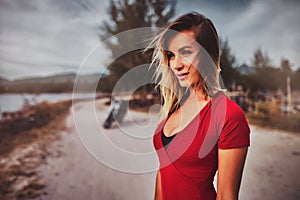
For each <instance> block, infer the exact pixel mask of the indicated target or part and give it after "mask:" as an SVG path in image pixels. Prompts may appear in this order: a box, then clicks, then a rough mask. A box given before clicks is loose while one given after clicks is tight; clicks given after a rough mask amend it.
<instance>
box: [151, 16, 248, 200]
mask: <svg viewBox="0 0 300 200" xmlns="http://www.w3.org/2000/svg"><path fill="white" fill-rule="evenodd" d="M150 46H152V47H153V48H154V54H153V62H152V64H153V65H156V74H155V75H156V79H157V80H158V82H159V85H160V90H161V94H162V96H163V105H162V109H161V119H162V121H161V123H160V124H159V126H158V128H157V130H156V132H155V134H154V137H153V142H154V147H155V149H156V151H157V154H158V158H159V162H160V169H159V170H158V173H157V178H156V191H155V199H156V200H158V199H164V200H177V199H178V200H183V199H189V200H193V199H195V200H196V199H197V200H199V199H203V200H211V199H222V200H234V199H238V192H239V187H240V182H241V177H242V172H243V167H244V162H245V159H246V155H247V148H248V146H249V145H250V140H249V134H250V130H249V126H248V123H247V120H246V118H245V116H244V113H243V112H242V110H241V109H240V108H239V106H238V105H237V104H236V103H234V102H233V101H231V100H230V99H229V98H227V97H226V96H225V95H224V93H223V91H224V90H223V89H221V86H220V80H219V72H220V66H219V63H220V56H219V40H218V35H217V31H216V29H215V27H214V25H213V23H212V22H211V21H210V20H209V19H207V18H206V17H204V16H203V15H201V14H198V13H189V14H186V15H183V16H181V17H179V18H178V19H176V20H175V21H174V22H173V23H171V24H170V25H169V26H168V27H167V28H166V29H165V30H164V31H163V32H162V33H161V34H160V35H159V36H158V37H157V38H156V39H155V40H154V42H153V43H152V44H151V45H150ZM216 171H218V179H217V192H216V191H215V188H214V186H213V180H214V176H215V174H216Z"/></svg>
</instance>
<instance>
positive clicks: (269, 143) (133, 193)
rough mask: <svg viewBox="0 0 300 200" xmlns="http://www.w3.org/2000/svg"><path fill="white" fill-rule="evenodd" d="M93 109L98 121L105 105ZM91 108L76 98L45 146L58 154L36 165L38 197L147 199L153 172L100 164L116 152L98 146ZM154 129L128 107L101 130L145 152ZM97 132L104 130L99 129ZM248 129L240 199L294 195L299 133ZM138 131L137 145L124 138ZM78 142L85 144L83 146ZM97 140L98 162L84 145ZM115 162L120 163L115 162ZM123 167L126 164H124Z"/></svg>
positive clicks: (299, 192) (298, 187)
mask: <svg viewBox="0 0 300 200" xmlns="http://www.w3.org/2000/svg"><path fill="white" fill-rule="evenodd" d="M95 108H96V109H95V110H96V112H95V116H96V117H97V119H96V121H97V122H99V125H100V126H101V124H102V122H103V120H104V118H105V116H106V111H107V107H105V106H103V100H100V101H98V102H97V103H96V107H95ZM92 110H94V107H93V104H91V103H90V102H81V103H77V104H76V105H75V107H74V111H75V112H76V113H77V114H75V115H70V116H69V117H68V119H67V125H68V127H69V128H68V132H66V133H62V136H61V138H60V139H59V140H57V141H54V142H52V143H49V146H48V149H49V150H48V151H50V152H51V151H53V152H60V153H59V155H58V156H51V157H49V158H47V162H46V163H45V164H42V165H41V166H40V167H39V168H38V170H37V173H38V175H39V177H40V182H42V183H43V184H44V185H45V186H46V187H45V188H44V189H43V190H42V191H41V192H40V194H41V196H40V197H39V198H37V199H51V200H52V199H53V200H56V199H59V200H64V199H65V200H69V199H72V200H81V199H95V200H96V199H103V200H113V199H118V200H119V199H126V200H127V199H128V200H135V199H136V200H141V199H142V200H147V199H149V200H150V199H152V198H153V191H154V180H155V172H153V171H152V172H148V173H141V174H133V173H124V172H120V171H118V170H116V169H112V168H110V167H108V166H106V165H104V164H103V163H105V164H107V163H109V162H105V159H109V158H118V156H117V155H115V154H113V153H111V152H109V151H107V149H101V148H104V147H102V146H101V142H99V141H97V140H95V138H97V135H99V128H97V126H95V125H94V124H95V121H94V120H93V119H91V117H92V116H93V115H89V114H88V112H91V111H92ZM73 114H74V113H73ZM74 116H75V118H76V123H75V122H74ZM151 117H153V116H151ZM133 121H134V123H132V122H133ZM76 127H77V129H76ZM134 128H135V129H138V130H145V131H143V132H138V133H133V135H129V137H128V135H127V136H124V130H125V132H126V133H128V132H132V131H133V129H134ZM154 128H155V117H154V118H153V120H152V121H151V122H150V121H149V116H147V115H145V114H142V113H134V112H133V113H129V114H128V115H127V116H126V118H125V121H124V125H122V129H123V131H120V130H119V129H118V128H114V129H111V130H109V131H107V132H105V134H106V135H107V136H108V138H109V140H110V141H111V142H112V143H113V144H115V145H117V146H119V147H120V148H122V149H125V150H127V151H137V152H141V151H142V152H147V151H153V147H152V140H151V139H149V137H150V136H151V134H153V130H154ZM78 130H79V135H78V134H77V133H78ZM100 131H103V130H101V129H100ZM251 132H252V134H251V147H250V149H249V152H248V157H247V161H246V167H245V170H244V177H243V181H242V186H241V192H240V199H242V200H250V199H251V200H255V199H264V200H281V199H289V200H294V199H295V200H296V199H299V198H300V181H299V178H298V174H299V173H298V169H299V167H300V150H299V147H300V135H299V134H291V133H283V132H281V131H275V130H270V129H263V128H259V127H255V126H251ZM89 134H90V135H93V137H91V138H86V139H84V137H86V136H85V135H89ZM137 134H141V135H142V136H143V137H140V138H139V140H140V141H142V142H139V143H138V144H137V143H136V141H133V140H131V139H128V138H130V137H132V136H133V138H134V137H136V136H137ZM80 138H81V139H80ZM82 141H84V143H86V142H89V143H90V144H85V145H86V146H84V145H83V143H82ZM97 144H98V147H99V149H101V150H102V151H103V152H102V154H105V155H108V156H109V157H108V158H107V157H102V158H103V159H102V163H101V162H99V161H98V160H96V159H95V156H96V157H97V156H98V158H99V156H100V157H101V155H102V154H101V151H100V153H99V152H96V151H95V152H94V153H92V154H93V155H92V154H90V153H89V152H88V151H87V149H86V147H87V148H88V149H89V150H90V151H91V152H93V147H97ZM125 160H126V159H125ZM120 162H122V160H121V161H120ZM123 162H124V159H123ZM153 162H154V163H152V164H150V165H152V166H151V167H152V168H154V167H155V166H156V165H157V163H156V162H157V160H153ZM112 163H113V162H112ZM113 164H114V163H113ZM117 164H120V163H118V162H117V163H116V165H117ZM116 165H114V166H116ZM126 166H127V165H126ZM128 166H129V167H130V165H128ZM128 166H127V168H126V167H125V168H126V169H128ZM141 166H142V165H141ZM151 167H150V168H151ZM113 168H115V167H113ZM150 168H149V169H150Z"/></svg>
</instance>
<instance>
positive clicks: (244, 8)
mask: <svg viewBox="0 0 300 200" xmlns="http://www.w3.org/2000/svg"><path fill="white" fill-rule="evenodd" d="M108 5H109V1H108V0H106V1H102V0H64V1H61V0H43V1H40V0H26V1H24V0H1V1H0V74H1V75H5V76H8V77H10V78H17V77H22V76H32V75H41V74H42V75H47V74H55V73H61V72H63V71H70V70H71V71H74V72H76V70H78V69H79V66H80V64H81V62H82V61H83V60H84V58H85V57H86V56H87V55H88V53H89V52H90V50H91V49H93V48H94V47H95V46H96V45H97V44H99V42H100V38H99V36H98V35H97V34H98V31H99V30H98V29H97V28H98V27H99V25H101V24H102V21H103V20H104V19H105V20H107V19H109V18H108V14H107V8H108ZM177 8H178V9H177V12H176V17H177V16H179V15H181V14H183V13H187V12H190V11H198V12H200V13H203V14H205V15H206V16H207V17H209V18H211V19H212V21H213V22H214V23H215V25H216V28H217V30H218V32H219V35H220V36H221V38H223V39H224V38H228V40H229V45H230V47H231V48H232V52H233V53H234V54H235V55H236V57H237V61H238V63H239V64H241V63H243V62H246V63H248V64H250V63H251V58H252V57H253V53H254V51H255V50H256V49H257V48H262V49H263V50H264V51H267V52H268V53H269V56H270V58H271V59H272V60H273V64H275V65H279V62H280V59H281V58H282V57H283V56H284V57H285V58H287V59H289V60H290V61H291V62H292V63H293V64H294V69H295V68H296V67H298V66H299V65H300V57H299V55H300V48H299V44H300V41H299V36H298V34H299V29H300V28H299V26H298V23H299V21H300V19H299V14H298V11H299V8H300V3H299V1H293V0H288V1H285V0H249V1H247V0H242V1H241V0H228V1H223V0H210V1H207V0H200V1H198V0H194V1H184V0H179V1H178V4H177ZM96 55H97V56H94V58H93V59H91V60H89V62H88V67H86V68H85V69H86V71H88V72H93V70H94V71H98V70H99V67H103V68H104V66H105V64H106V60H107V57H108V56H109V52H108V51H104V50H102V52H99V53H97V54H96Z"/></svg>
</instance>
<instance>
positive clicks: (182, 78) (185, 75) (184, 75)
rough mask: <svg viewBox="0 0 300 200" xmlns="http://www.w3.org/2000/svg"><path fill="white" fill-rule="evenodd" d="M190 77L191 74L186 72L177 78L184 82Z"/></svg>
mask: <svg viewBox="0 0 300 200" xmlns="http://www.w3.org/2000/svg"><path fill="white" fill-rule="evenodd" d="M188 75H189V72H186V73H182V74H177V77H178V79H179V80H184V79H186V78H187V76H188Z"/></svg>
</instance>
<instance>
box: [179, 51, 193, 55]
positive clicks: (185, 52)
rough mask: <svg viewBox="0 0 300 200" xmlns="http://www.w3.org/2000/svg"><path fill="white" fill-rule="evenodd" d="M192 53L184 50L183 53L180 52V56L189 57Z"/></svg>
mask: <svg viewBox="0 0 300 200" xmlns="http://www.w3.org/2000/svg"><path fill="white" fill-rule="evenodd" d="M191 53H192V52H191V51H189V50H182V51H180V54H181V55H183V56H188V55H190V54H191Z"/></svg>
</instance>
